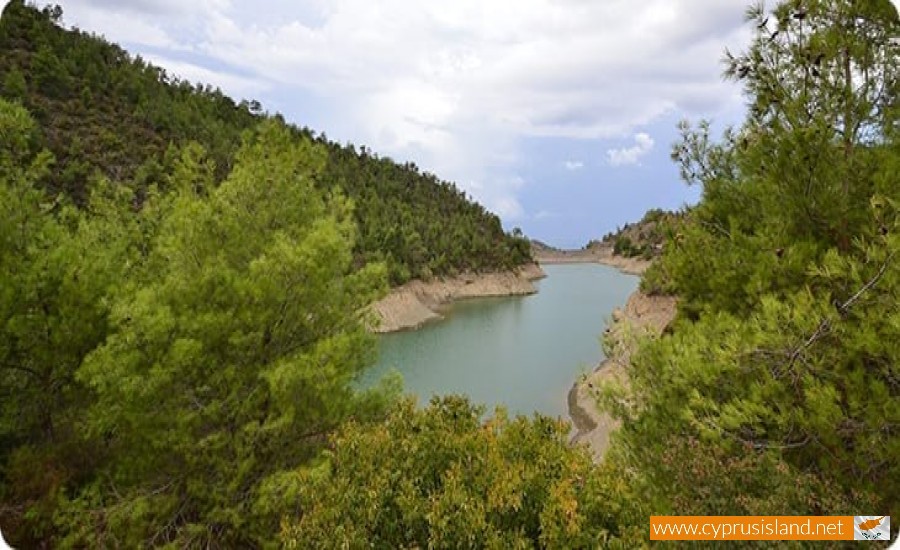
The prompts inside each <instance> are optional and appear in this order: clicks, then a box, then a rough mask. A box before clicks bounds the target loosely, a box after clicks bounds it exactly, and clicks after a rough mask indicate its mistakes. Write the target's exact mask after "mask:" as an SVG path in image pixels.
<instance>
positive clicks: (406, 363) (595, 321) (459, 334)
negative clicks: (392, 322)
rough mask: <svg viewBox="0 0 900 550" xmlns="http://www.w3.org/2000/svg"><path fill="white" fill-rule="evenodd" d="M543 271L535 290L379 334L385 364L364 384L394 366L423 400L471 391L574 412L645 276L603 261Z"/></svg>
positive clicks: (483, 398) (527, 409) (526, 408)
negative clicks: (578, 394)
mask: <svg viewBox="0 0 900 550" xmlns="http://www.w3.org/2000/svg"><path fill="white" fill-rule="evenodd" d="M544 271H545V272H546V273H547V278H546V279H543V280H541V281H539V282H538V283H537V284H538V286H539V292H538V293H537V294H535V295H532V296H524V297H512V298H488V299H474V300H465V301H462V302H457V303H455V304H454V305H453V307H452V309H450V311H449V312H448V313H447V318H446V319H444V320H442V321H439V322H436V323H431V324H428V325H425V326H424V327H422V328H420V329H419V330H415V331H409V332H399V333H393V334H386V335H383V336H380V337H379V340H380V357H379V360H378V363H377V364H376V365H375V366H374V367H372V368H371V369H370V370H369V371H367V372H366V373H365V375H364V377H363V381H362V383H363V384H368V383H371V382H373V381H374V380H376V379H378V378H380V377H381V376H383V375H384V374H385V373H386V372H388V371H389V370H390V369H392V368H393V369H396V370H397V371H399V372H400V374H401V375H402V376H403V380H404V384H405V386H406V390H407V391H408V392H411V393H415V394H416V395H417V396H418V397H419V403H420V404H425V403H427V401H428V399H430V397H431V395H432V394H435V393H437V394H446V393H465V394H468V395H469V396H470V397H471V398H472V400H473V401H474V402H477V403H484V404H487V405H488V407H489V410H490V409H492V408H493V407H494V405H498V404H503V405H505V406H506V407H507V409H508V410H509V412H510V414H516V413H523V414H529V415H530V414H531V413H532V412H534V411H539V412H542V413H545V414H549V415H552V416H566V415H567V406H566V403H567V401H566V399H567V394H568V391H569V389H570V388H571V387H572V383H573V382H574V381H575V379H576V378H577V377H578V376H579V374H581V373H582V372H586V371H589V370H592V369H593V368H594V367H595V366H596V365H597V364H598V363H599V362H600V360H601V359H602V358H603V352H602V349H601V346H600V334H601V333H602V332H603V329H604V327H605V326H606V323H607V320H608V318H609V316H610V314H611V313H612V310H613V309H614V308H616V307H618V306H622V305H624V304H625V301H626V300H627V298H628V295H629V294H631V293H632V292H633V291H634V290H635V289H636V288H637V285H638V278H637V277H635V276H633V275H626V274H623V273H621V272H619V271H618V270H616V269H615V268H612V267H607V266H602V265H596V264H573V265H548V266H544Z"/></svg>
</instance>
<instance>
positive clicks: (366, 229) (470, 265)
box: [0, 0, 530, 284]
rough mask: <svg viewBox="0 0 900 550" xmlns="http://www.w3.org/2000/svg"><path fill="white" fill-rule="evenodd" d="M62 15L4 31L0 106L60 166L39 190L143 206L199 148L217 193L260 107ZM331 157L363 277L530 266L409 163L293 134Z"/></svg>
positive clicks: (50, 12)
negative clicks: (97, 189) (110, 191)
mask: <svg viewBox="0 0 900 550" xmlns="http://www.w3.org/2000/svg"><path fill="white" fill-rule="evenodd" d="M62 18H63V13H62V10H61V9H60V8H59V7H47V8H44V9H43V10H38V9H35V8H31V7H28V6H26V5H25V4H24V2H23V1H22V0H13V1H11V2H10V3H9V4H8V5H7V6H6V9H5V10H4V12H3V16H2V20H0V51H2V52H3V56H2V57H0V88H2V97H4V98H6V99H7V100H10V101H18V102H20V103H21V104H22V105H23V106H24V107H25V108H26V109H28V110H29V112H30V113H31V114H32V116H33V117H34V118H35V120H36V121H37V123H38V126H39V127H40V132H39V135H38V136H37V137H36V139H38V140H39V141H40V144H41V145H42V146H43V147H45V148H46V149H48V150H49V151H50V152H51V153H53V155H54V158H55V162H54V164H53V166H52V167H51V172H50V176H49V177H48V178H47V179H46V181H45V182H44V184H45V185H46V188H47V190H48V191H49V192H50V193H51V194H57V193H62V194H64V195H65V197H66V198H67V199H69V200H71V201H73V202H74V203H75V204H77V205H79V206H84V205H85V204H86V203H87V200H88V196H89V194H90V186H91V184H92V182H93V181H94V180H95V179H96V178H97V177H106V178H108V179H110V180H111V181H114V182H116V183H118V184H122V185H126V186H128V187H130V188H131V189H132V190H133V192H134V194H135V201H136V204H137V205H140V203H141V201H143V200H144V197H145V196H146V194H147V193H148V192H149V189H150V188H151V187H156V188H158V189H160V190H161V191H165V190H166V181H167V177H168V176H169V175H170V174H171V169H172V163H173V159H174V158H175V157H177V155H178V154H179V151H180V150H181V148H183V147H184V146H185V145H187V144H189V143H197V144H199V145H201V146H202V147H203V149H204V151H205V158H206V161H207V162H208V163H209V164H210V166H211V169H212V176H213V177H212V181H213V183H214V184H218V183H219V182H221V181H222V180H223V179H224V178H225V177H226V176H227V175H228V173H229V172H230V171H231V168H232V167H233V165H234V155H235V153H236V151H237V148H238V146H239V145H240V143H241V136H242V134H243V133H244V132H245V131H247V130H249V129H252V128H253V127H255V126H256V125H257V124H258V123H259V122H260V121H261V120H263V119H266V118H276V119H278V120H281V117H280V116H278V115H274V117H270V116H269V115H267V114H264V113H263V111H262V107H261V106H260V105H259V103H258V102H256V101H242V102H240V103H236V102H235V101H233V100H232V99H231V98H229V97H228V96H226V95H224V94H223V93H222V92H221V91H220V90H219V89H217V88H216V89H214V88H212V87H210V86H209V85H203V84H199V83H198V84H191V83H190V82H188V81H185V80H180V79H178V78H177V77H175V76H173V75H170V74H169V73H167V72H166V71H165V69H162V68H159V67H155V66H153V65H151V64H149V63H147V62H146V61H144V60H143V59H141V57H139V56H131V55H129V54H128V53H127V52H126V51H124V50H123V49H122V48H120V47H119V46H116V45H115V44H110V43H109V42H107V41H105V40H103V39H102V38H100V37H97V36H93V35H90V34H88V33H85V32H82V31H79V30H65V29H63V28H62V27H61V26H60V25H61V22H62ZM290 129H291V132H292V134H293V135H294V136H295V137H296V139H302V138H305V139H309V140H312V141H314V142H316V143H318V144H320V145H322V148H323V150H324V151H326V153H327V155H328V161H327V162H326V163H325V165H324V168H323V169H322V170H320V171H318V172H317V174H316V176H315V181H316V184H317V188H319V189H320V190H322V191H323V192H326V193H327V192H330V191H331V190H332V189H340V190H341V192H343V193H344V194H345V195H346V196H348V197H349V198H350V199H352V201H353V203H354V206H355V208H354V216H355V219H356V222H357V224H358V226H359V235H358V239H357V241H356V246H355V248H354V262H355V264H356V265H357V266H361V265H364V264H366V263H369V262H377V261H381V262H384V263H385V264H386V265H387V267H388V274H389V277H390V281H391V283H392V284H399V283H402V282H404V281H406V280H408V279H410V278H411V277H421V278H429V277H431V276H442V275H451V274H455V273H457V272H461V271H466V270H475V271H481V270H487V271H490V270H498V269H508V268H511V267H514V266H517V265H520V264H522V263H524V262H526V261H528V260H529V259H530V252H529V248H528V243H527V242H526V241H525V240H524V239H522V238H520V237H514V236H512V235H507V234H505V233H504V232H503V229H502V227H501V224H500V220H499V218H497V216H495V215H494V214H491V213H490V212H488V211H486V210H485V209H484V208H483V207H482V206H480V205H479V204H477V203H475V202H472V201H470V200H468V198H467V197H466V195H465V194H464V193H463V192H461V191H459V190H458V189H457V188H456V187H455V186H454V185H453V184H451V183H448V182H445V181H441V180H439V179H438V178H437V177H436V176H434V175H432V174H430V173H427V172H426V173H423V172H421V171H420V170H419V168H418V167H417V166H416V165H415V164H413V163H406V164H398V163H396V162H394V161H392V160H391V159H389V158H380V157H378V156H377V155H375V154H374V153H372V152H371V150H370V149H368V148H366V147H364V146H363V147H359V148H358V149H357V147H355V146H354V145H345V146H344V145H339V144H337V143H335V142H332V141H329V140H328V139H327V137H326V136H325V135H324V134H319V135H316V134H315V132H313V131H312V130H310V129H308V128H305V127H304V128H300V127H293V126H292V127H290Z"/></svg>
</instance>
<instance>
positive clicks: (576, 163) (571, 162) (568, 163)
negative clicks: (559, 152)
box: [563, 160, 584, 172]
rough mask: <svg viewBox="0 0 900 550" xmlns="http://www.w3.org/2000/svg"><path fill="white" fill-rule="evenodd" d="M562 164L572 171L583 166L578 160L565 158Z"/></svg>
mask: <svg viewBox="0 0 900 550" xmlns="http://www.w3.org/2000/svg"><path fill="white" fill-rule="evenodd" d="M563 166H564V167H565V168H566V170H568V171H570V172H574V171H575V170H581V169H582V168H584V163H583V162H581V161H580V160H567V161H566V162H564V163H563Z"/></svg>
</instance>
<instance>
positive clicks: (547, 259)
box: [535, 246, 650, 275]
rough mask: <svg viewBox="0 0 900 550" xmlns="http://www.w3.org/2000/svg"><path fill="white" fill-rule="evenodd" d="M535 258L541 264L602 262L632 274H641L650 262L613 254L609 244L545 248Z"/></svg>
mask: <svg viewBox="0 0 900 550" xmlns="http://www.w3.org/2000/svg"><path fill="white" fill-rule="evenodd" d="M535 260H537V262H538V263H541V264H588V263H596V264H603V265H609V266H612V267H615V268H618V269H619V270H620V271H622V272H623V273H630V274H632V275H641V274H642V273H644V271H646V270H647V268H648V267H649V266H650V262H649V261H647V260H644V259H642V258H626V257H624V256H615V255H614V254H613V249H612V247H611V246H597V247H591V248H588V249H581V250H552V251H550V250H547V251H542V252H540V253H538V254H536V255H535Z"/></svg>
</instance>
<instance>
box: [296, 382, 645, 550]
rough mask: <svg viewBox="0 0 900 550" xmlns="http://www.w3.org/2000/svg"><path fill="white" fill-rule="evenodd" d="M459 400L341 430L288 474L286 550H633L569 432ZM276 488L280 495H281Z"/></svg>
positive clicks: (619, 516)
mask: <svg viewBox="0 0 900 550" xmlns="http://www.w3.org/2000/svg"><path fill="white" fill-rule="evenodd" d="M482 413H483V410H482V409H479V408H476V407H473V406H472V405H470V404H469V403H468V401H467V400H466V399H464V398H458V397H446V398H434V399H433V400H432V402H431V404H430V405H429V406H428V407H427V408H426V409H425V410H417V409H416V407H415V405H414V404H413V403H412V402H411V401H406V402H404V403H401V404H400V405H399V406H398V407H397V408H395V409H394V411H393V412H392V413H391V414H390V416H389V417H388V418H387V420H385V421H384V422H383V423H381V424H378V425H376V426H373V427H364V426H359V425H357V424H348V425H346V426H345V427H344V428H343V429H342V430H341V431H340V433H338V434H337V435H336V436H335V437H334V438H333V439H332V442H331V448H330V450H329V452H328V453H326V454H325V456H324V458H323V461H322V462H319V463H316V464H315V465H313V466H310V467H308V468H304V469H301V470H299V471H297V472H295V473H293V474H290V479H291V482H290V485H291V486H292V487H294V490H293V491H292V492H291V493H292V494H291V497H292V498H294V499H296V510H299V511H300V513H299V515H298V516H296V517H289V518H286V521H285V522H284V523H283V529H282V542H283V543H284V544H285V546H287V547H289V548H295V547H296V548H310V547H315V548H323V547H324V548H332V547H333V548H338V547H340V548H347V547H350V548H355V547H362V546H375V547H391V548H397V547H426V546H427V547H479V548H532V547H536V546H540V547H550V548H595V547H597V546H605V547H620V548H630V547H633V546H634V545H635V544H636V543H637V541H639V540H640V537H641V536H643V531H644V529H643V528H633V529H624V530H623V529H622V528H620V526H621V525H627V524H630V523H631V522H634V523H638V522H639V521H640V520H639V517H640V516H639V515H638V513H637V512H638V510H637V509H635V508H634V506H633V504H632V501H630V500H629V499H626V498H625V497H624V496H623V485H622V483H621V482H620V481H619V479H618V478H617V477H615V476H614V475H613V474H612V471H611V470H609V469H607V468H596V467H595V466H594V465H593V464H592V463H591V460H590V458H589V456H588V455H587V453H586V452H584V450H582V449H574V448H571V447H569V446H568V445H567V444H566V438H567V432H568V427H567V426H566V425H564V424H562V423H560V422H558V421H555V420H551V419H549V418H544V417H540V416H536V417H535V418H534V419H532V420H529V419H526V418H524V417H518V418H516V419H515V420H509V419H508V418H507V417H506V415H505V413H503V412H502V411H498V412H497V413H496V414H495V416H494V417H493V418H491V419H489V420H486V421H481V420H480V418H481V416H482ZM282 485H284V484H282Z"/></svg>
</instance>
